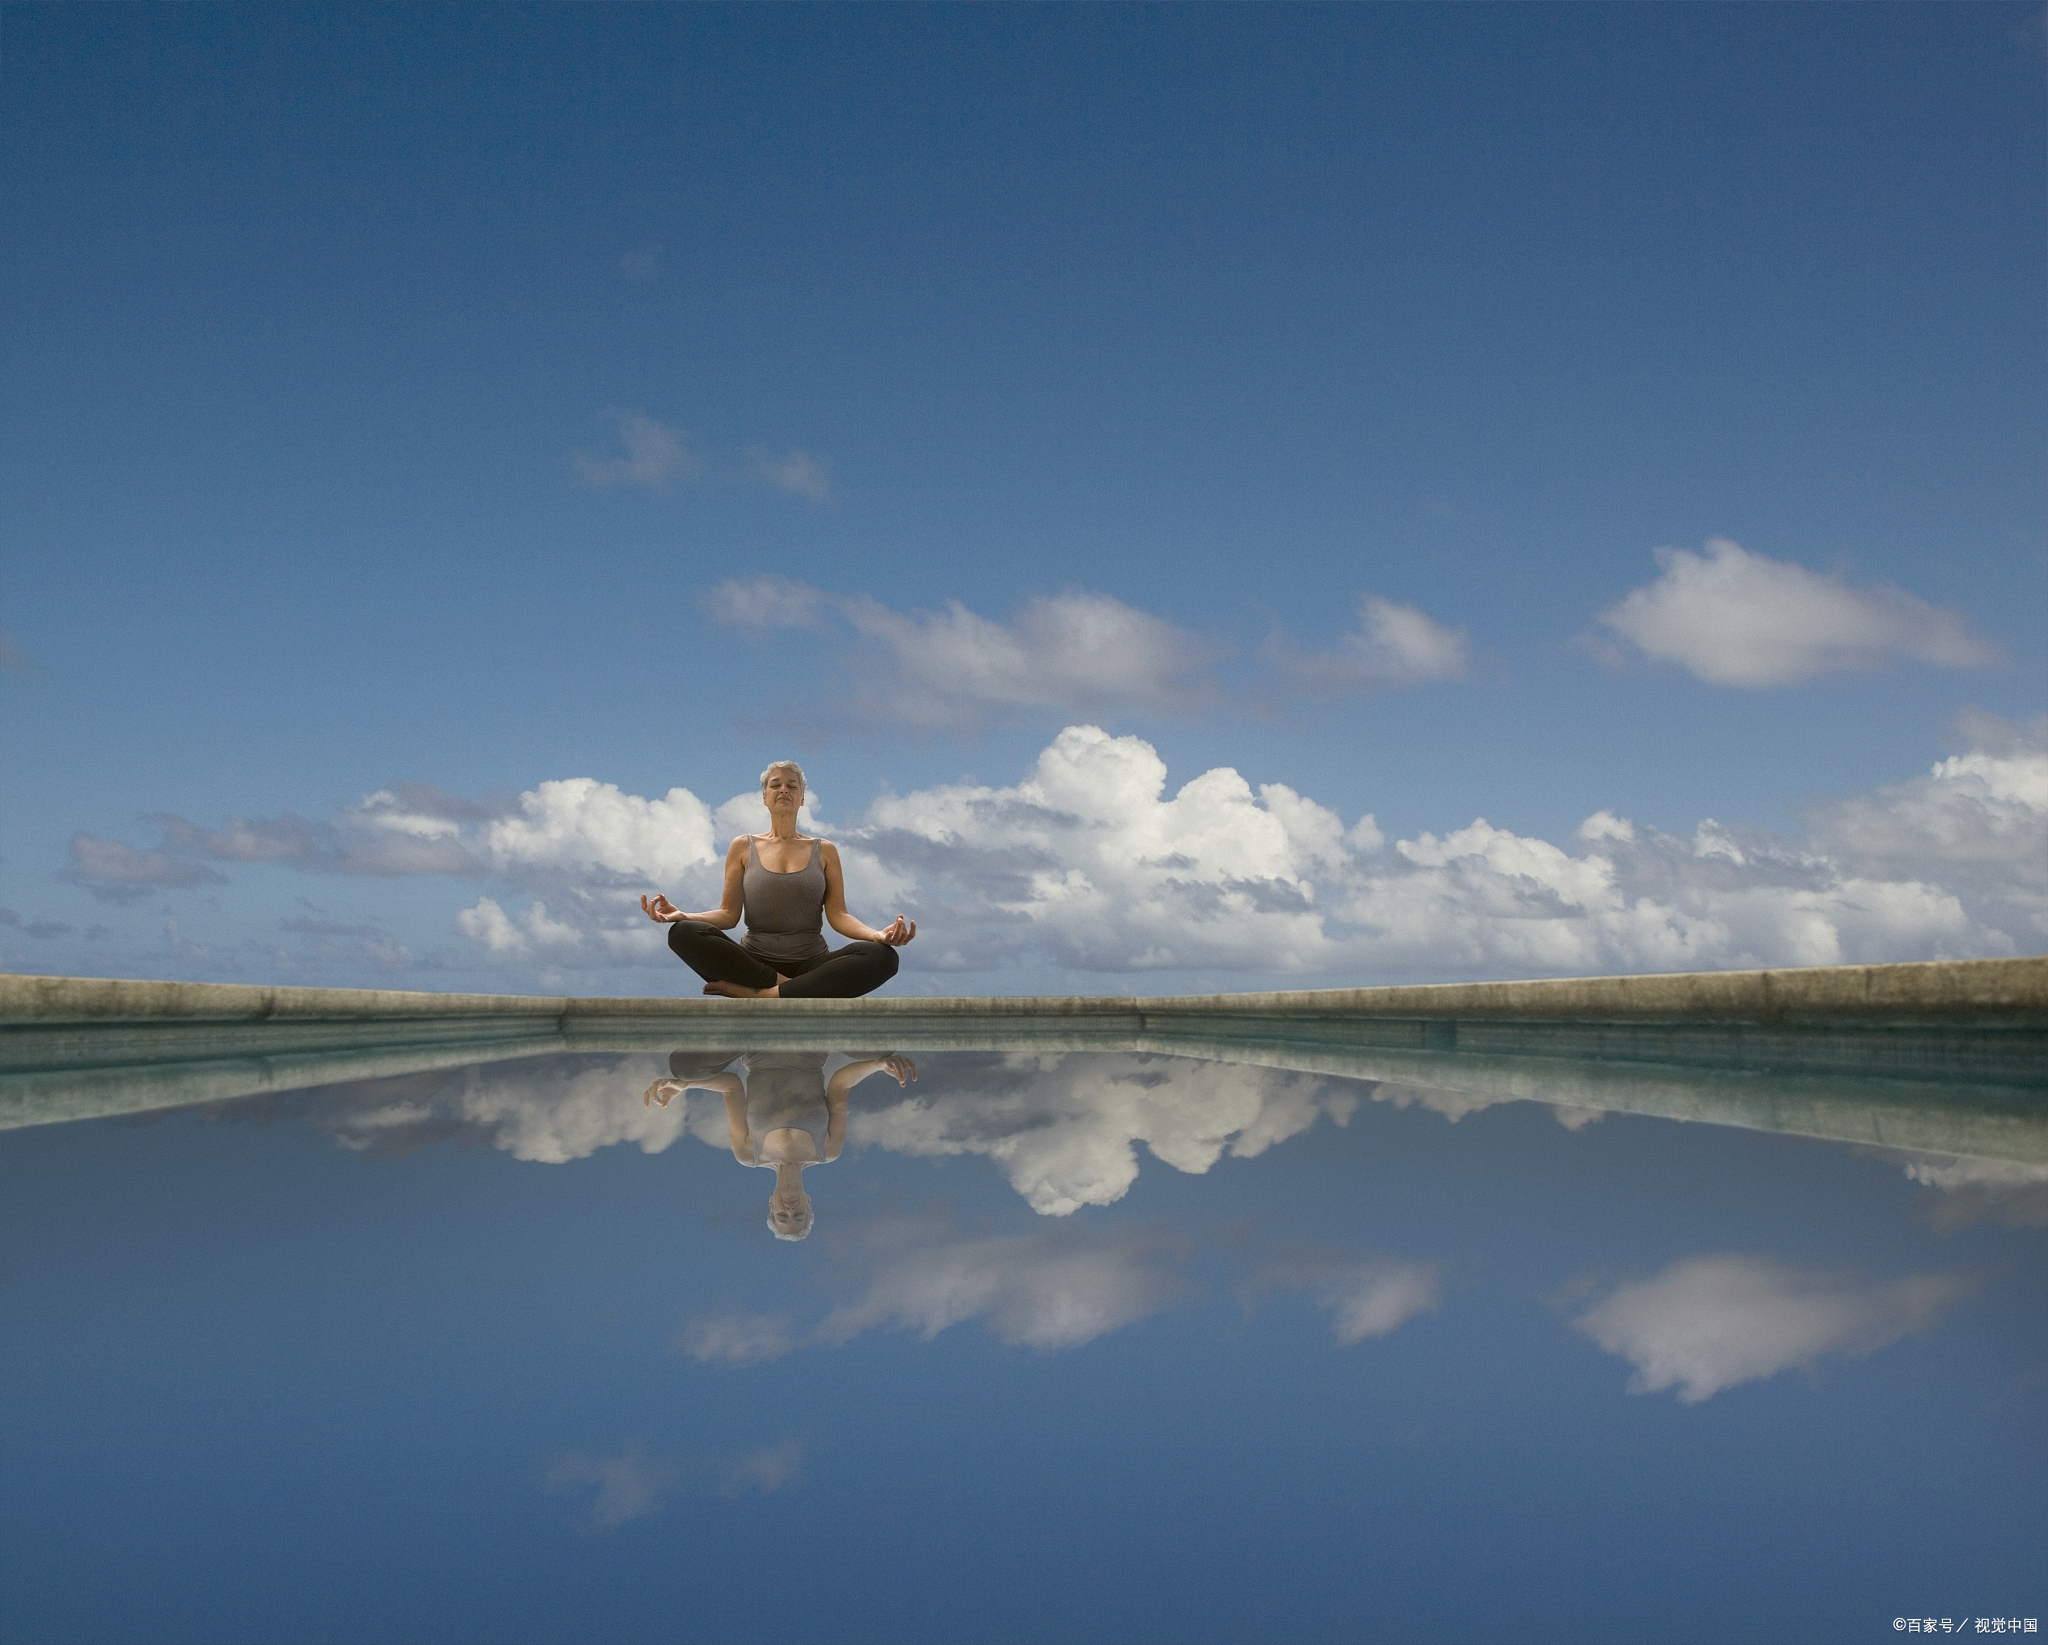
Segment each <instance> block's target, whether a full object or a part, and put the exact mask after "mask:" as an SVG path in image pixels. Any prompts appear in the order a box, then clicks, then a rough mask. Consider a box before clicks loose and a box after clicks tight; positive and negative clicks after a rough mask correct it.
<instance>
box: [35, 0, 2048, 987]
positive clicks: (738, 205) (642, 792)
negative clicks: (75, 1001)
mask: <svg viewBox="0 0 2048 1645" xmlns="http://www.w3.org/2000/svg"><path fill="white" fill-rule="evenodd" d="M4 26H5V30H6V34H5V64H4V71H0V72H4V74H5V80H6V88H7V96H6V98H5V108H4V113H0V118H4V121H5V143H6V149H5V156H6V164H5V167H4V171H5V178H4V181H0V209H4V212H5V224H6V233H5V236H4V246H0V271H4V272H0V279H4V281H5V285H4V293H5V301H4V303H0V309H4V315H0V328H4V329H0V337H4V350H5V355H4V358H5V361H6V365H7V369H6V372H5V383H4V387H0V416H4V418H5V422H4V430H5V440H4V446H5V452H4V458H0V461H4V463H5V465H6V466H5V470H4V473H5V488H4V490H5V496H4V503H0V507H4V515H0V526H4V535H0V552H4V554H5V577H4V582H0V626H4V628H5V631H6V634H7V636H8V645H7V648H6V661H7V663H8V668H7V671H6V672H5V675H4V678H0V691H4V692H5V719H4V725H0V736H4V744H0V755H4V761H5V770H6V776H7V784H6V792H7V800H6V805H5V810H4V813H0V875H4V880H0V906H4V909H5V910H6V913H5V915H0V918H4V919H5V920H6V921H7V923H6V924H5V925H4V926H0V961H4V963H5V964H6V965H7V966H8V967H9V968H11V969H17V970H32V971H51V972H73V973H81V974H105V975H168V976H192V977H213V978H233V979H237V980H276V981H320V982H336V983H349V984H375V985H383V986H406V987H424V988H458V987H487V988H515V989H546V990H554V989H558V988H559V989H572V990H575V991H591V992H607V993H665V992H680V991H683V988H684V984H685V982H686V981H687V980H688V979H686V978H684V977H683V976H682V975H681V973H680V968H679V967H677V966H675V965H674V962H673V961H672V960H670V959H669V957H668V956H667V955H666V953H665V952H664V951H663V950H662V949H661V947H660V945H659V943H658V941H656V940H654V939H655V938H656V937H658V933H654V932H653V928H652V927H648V926H646V925H645V924H644V922H643V923H641V924H639V925H635V924H634V923H633V922H634V921H636V920H637V919H638V915H637V913H635V912H633V911H632V896H633V894H634V893H636V892H637V891H638V890H639V889H641V888H642V887H643V886H645V885H647V884H649V883H654V884H657V885H658V886H659V887H660V888H663V889H667V890H669V891H670V892H671V893H672V894H674V895H676V896H678V898H679V899H681V900H684V901H686V902H687V901H690V900H692V899H693V898H696V897H702V896H705V895H706V894H707V892H708V881H707V878H706V876H707V875H708V873H709V867H708V863H709V856H708V855H707V853H708V852H709V851H710V849H711V845H710V844H709V843H707V842H712V841H713V840H714V836H723V835H725V834H729V833H730V832H732V831H735V830H736V828H737V827H740V826H745V818H744V816H743V815H742V813H743V811H744V807H742V808H741V809H740V810H739V811H728V812H724V813H722V814H719V815H716V816H709V815H708V814H709V813H716V812H718V811H719V808H720V807H722V806H723V805H724V804H725V802H726V801H727V800H729V799H730V798H731V797H732V796H735V795H742V794H744V793H745V792H746V791H747V790H748V789H749V788H750V786H751V784H752V782H753V779H754V776H755V774H756V773H757V772H758V771H759V770H760V768H761V766H762V765H764V764H765V763H766V762H767V760H768V759H770V758H772V757H777V756H780V755H783V754H785V753H789V752H794V753H795V755H796V757H798V758H799V759H802V760H803V761H804V762H805V764H806V767H807V769H808V770H809V771H810V773H811V778H812V786H813V789H814V791H815V793H816V794H817V796H818V800H819V804H818V806H817V812H818V815H819V818H820V820H821V821H822V823H823V824H824V825H825V826H827V827H828V828H829V829H830V830H831V831H832V832H833V834H834V835H835V837H838V838H840V839H841V841H842V844H844V845H846V846H847V847H848V848H849V862H850V864H851V868H852V872H851V878H852V883H853V889H854V892H855V907H856V910H857V911H858V912H861V913H862V914H863V915H864V916H865V917H867V918H870V919H872V920H876V921H880V920H883V919H886V918H887V917H888V916H889V915H891V914H893V913H894V912H895V911H896V910H897V908H898V907H902V908H904V909H905V910H906V911H908V912H911V913H913V914H915V915H916V916H917V917H919V918H920V919H921V920H922V921H923V925H924V931H923V935H922V936H921V937H920V939H919V943H918V946H917V947H915V948H914V949H912V950H911V951H910V954H909V957H908V958H909V963H908V964H907V966H906V969H905V972H904V975H903V977H902V979H901V981H900V982H899V983H898V984H897V985H896V986H897V988H898V989H899V990H923V991H931V992H962V991H968V992H979V991H988V992H1007V991H1015V990H1028V989H1038V988H1076V989H1084V990H1086V991H1091V992H1094V991H1102V990H1117V991H1136V992H1155V991H1156V992H1170V991H1174V990H1176V989H1179V988H1184V987H1206V986H1230V987H1258V986H1276V985H1278V983H1279V982H1283V981H1284V982H1352V981H1358V982H1372V981H1398V980H1402V979H1405V978H1411V977H1423V976H1466V975H1510V974H1536V973H1546V972H1564V971H1593V970H1601V971H1606V970H1636V969H1677V968H1686V967H1690V966H1696V965H1704V966H1714V965H1734V964H1754V963H1787V964H1791V963H1810V962H1813V961H1816V960H1827V959H1887V958H1899V959H1903V958H1920V957H1933V956H1936V955H1953V954H1972V953H2000V952H2039V951H2041V950H2042V948H2043V947H2044V946H2048V886H2044V883H2043V882H2044V869H2043V859H2044V857H2048V832H2044V818H2048V751H2044V744H2043V733H2042V730H2041V727H2040V724H2039V722H2038V721H2037V718H2036V717H2037V716H2038V715H2039V714H2040V713H2041V711H2042V709H2043V707H2044V703H2048V690H2044V685H2048V681H2044V668H2043V663H2044V655H2043V644H2042V638H2041V636H2042V634H2043V632H2044V631H2048V628H2044V625H2043V623H2042V621H2041V618H2042V616H2043V615H2044V612H2048V597H2044V596H2048V547H2044V536H2043V509H2042V503H2043V488H2042V480H2041V464H2040V453H2041V448H2042V433H2043V428H2042V424H2043V417H2042V406H2041V395H2040V383H2041V381H2042V380H2043V378H2042V373H2043V367H2044V365H2048V359H2044V355H2048V348H2044V342H2048V338H2044V329H2048V328H2044V315H2043V308H2042V303H2041V295H2042V286H2043V281H2042V275H2043V268H2044V241H2048V236H2044V227H2048V221H2044V219H2048V212H2044V200H2048V189H2044V186H2043V185H2044V182H2048V178H2044V176H2043V172H2044V161H2043V155H2044V153H2048V145H2044V136H2048V120H2044V95H2043V84H2044V82H2043V76H2042V56H2043V52H2044V36H2043V27H2042V22H2041V14H2040V12H2039V10H2038V9H2036V8H2026V7H2001V6H1974V7H1968V8H1952V7H1924V8H1916V7H1888V8H1805V7H1797V6H1785V7H1771V8H1701V9H1694V8H1674V7H1657V8H1614V9H1607V8H1598V7H1578V8H1571V9H1561V10H1560V9H1538V8H1507V9H1501V8H1490V7H1458V8H1449V7H1445V8H1426V7H1402V8H1391V9H1378V8H1368V7H1357V8H1337V9H1327V10H1321V9H1318V10H1302V9H1290V8H1258V9H1236V8H1199V9H1197V8H1186V9H1145V8H1135V9H1094V8H1048V9H1037V8H1025V7H1005V8H976V9H965V8H962V9H951V10H948V9H931V10H894V9H884V8H865V7H863V8H846V9H826V10H786V9H759V8H749V9H742V10H721V9H715V8H652V7H649V8H619V9H609V8H607V9H597V8H559V9H525V8H518V7H499V8H468V7H455V8H435V9H432V10H427V11H423V12H418V13H414V12H409V11H397V10H381V9H380V10H363V9H359V8H320V7H302V8H292V9H290V10H284V9H267V8H254V9H223V8H211V7H197V8H177V9H160V10H159V9H108V8H62V7H36V8H20V7H10V8H8V9H7V11H6V14H5V20H4ZM1719 544H1734V545H1739V548H1728V547H1721V546H1714V545H1719ZM1660 550H1663V551H1666V552H1665V554H1664V557H1663V558H1662V559H1661V560H1660V559H1659V558H1658V553H1659V551H1660ZM763 579H775V581H773V582H764V581H763ZM1368 602H1377V603H1373V604H1368ZM764 616H765V617H769V618H773V619H776V620H774V621H766V622H763V621H744V620H740V619H742V618H747V617H752V618H756V619H758V618H762V617H764ZM782 619H800V620H799V621H784V620H782ZM1088 727H1096V728H1100V730H1101V732H1102V733H1103V734H1104V736H1103V738H1102V739H1101V740H1099V741H1090V740H1089V736H1088V733H1087V732H1086V729H1085V728H1088ZM1062 737H1065V738H1066V741H1065V742H1061V741H1060V740H1059V739H1061V738H1062ZM1048 751H1050V752H1048ZM1047 760H1051V761H1052V762H1053V765H1054V766H1056V767H1058V770H1056V771H1054V770H1051V769H1050V768H1048V767H1047V766H1046V763H1045V762H1046V761H1047ZM1939 761H1950V762H1957V763H1950V764H1946V765H1943V766H1941V767H1939V768H1938V769H1937V765H1936V762H1939ZM1155 763H1156V765H1158V766H1163V772H1160V771H1157V770H1156V769H1155ZM1225 769H1228V770H1233V771H1235V772H1237V773H1239V774H1240V775H1241V777H1242V778H1243V779H1244V782H1245V783H1246V784H1248V785H1249V787H1248V788H1246V789H1244V790H1243V791H1242V792H1241V793H1240V792H1237V791H1234V790H1233V791H1230V792H1225V790H1226V789H1228V788H1229V784H1228V783H1227V782H1226V781H1224V780H1223V779H1220V778H1219V779H1216V780H1215V781H1214V782H1211V783H1210V784H1209V786H1207V787H1198V791H1197V794H1196V801H1199V802H1200V803H1195V802H1190V803H1188V804H1184V805H1178V806H1177V809H1176V804H1177V802H1175V798H1174V797H1175V796H1176V795H1177V794H1179V793H1180V791H1181V789H1182V786H1183V785H1184V784H1187V783H1190V782H1194V781H1196V780H1197V779H1203V778H1204V774H1205V773H1213V772H1217V771H1219V770H1225ZM1063 773H1064V774H1065V775H1062V774H1063ZM580 780H587V782H588V785H589V786H587V787H585V788H579V789H574V790H570V789H563V788H559V787H558V788H549V787H547V786H545V785H550V784H555V785H561V784H574V783H577V782H578V781H580ZM1063 783H1064V787H1062V784H1063ZM604 785H609V789H607V788H606V787H605V786H604ZM1049 785H1050V786H1049ZM1265 785H1280V786H1281V787H1283V788H1284V789H1285V790H1287V791H1288V794H1289V796H1292V798H1284V799H1276V798H1274V797H1273V796H1271V795H1269V794H1267V793H1265V792H1263V790H1264V787H1265ZM1055 788H1057V789H1060V794H1058V795H1054V794H1053V793H1052V790H1053V789H1055ZM674 789H682V790H686V791H687V797H688V799H689V801H690V804H691V805H697V806H698V808H699V810H701V811H703V812H705V813H707V817H706V818H699V817H698V816H697V815H696V813H694V812H691V811H690V807H689V805H685V804H683V803H682V802H676V804H675V805H673V806H669V807H667V808H666V809H663V808H662V806H663V805H664V804H665V797H668V796H670V794H671V790H674ZM610 790H616V791H617V792H616V803H614V799H613V796H612V795H611V793H610ZM379 794H386V795H389V796H391V798H390V799H389V800H376V801H372V802H371V803H370V804H369V805H368V806H367V807H366V806H365V797H366V796H374V795H379ZM1296 799H1299V800H1303V801H1306V802H1310V804H1309V806H1308V807H1307V808H1304V807H1302V806H1300V805H1298V804H1296ZM878 801H883V802H885V804H884V805H883V806H882V808H881V809H877V802H878ZM1290 806H1291V807H1293V809H1292V810H1291V811H1287V815H1286V817H1285V818H1283V817H1282V815H1281V813H1282V811H1286V810H1287V808H1288V807H1290ZM1368 814H1370V816H1371V817H1372V819H1373V821H1372V823H1371V825H1370V826H1369V827H1363V826H1361V819H1362V818H1364V817H1365V816H1367V815H1368ZM1596 815H1605V816H1606V817H1607V818H1608V819H1609V821H1608V822H1606V823H1601V824H1597V825H1596V826H1595V827H1594V829H1593V830H1592V831H1591V832H1585V831H1582V826H1581V825H1582V824H1583V823H1584V822H1585V820H1586V819H1587V818H1589V817H1594V816H1596ZM1478 818H1483V819H1485V822H1486V824H1487V831H1486V832H1485V833H1483V834H1482V833H1477V832H1474V831H1473V824H1474V819H1478ZM235 819H240V820H242V822H243V823H244V824H246V825H247V826H245V827H243V828H241V829H240V830H236V829H234V828H232V827H231V826H230V825H231V823H232V822H233V821H234V820H235ZM1708 819H1712V820H1713V822H1714V823H1715V825H1716V829H1717V830H1718V831H1716V830H1708V829H1703V828H1702V824H1703V823H1704V822H1705V821H1706V820H1708ZM1624 820H1625V821H1626V824H1627V827H1626V828H1625V829H1624V828H1623V827H1622V823H1623V821H1624ZM508 825H515V826H512V833H513V834H515V835H517V836H518V837H517V838H508V837H507V835H506V833H505V829H506V827H507V826H508ZM522 831H523V832H522ZM394 841H395V842H398V846H399V847H403V849H399V848H397V847H394V844H393V842H394ZM1446 842H1448V843H1446ZM486 905H488V906H486ZM536 906H538V907H539V909H540V912H539V913H538V914H536V913H535V908H536Z"/></svg>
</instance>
